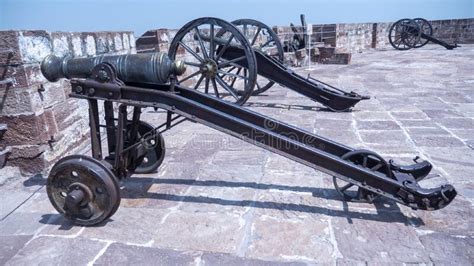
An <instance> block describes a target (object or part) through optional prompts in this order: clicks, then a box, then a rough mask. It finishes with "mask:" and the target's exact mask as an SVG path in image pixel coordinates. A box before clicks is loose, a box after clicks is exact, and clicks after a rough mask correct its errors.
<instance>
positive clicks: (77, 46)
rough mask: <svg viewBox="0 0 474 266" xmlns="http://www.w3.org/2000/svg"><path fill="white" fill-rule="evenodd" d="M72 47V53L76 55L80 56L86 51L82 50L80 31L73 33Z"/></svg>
mask: <svg viewBox="0 0 474 266" xmlns="http://www.w3.org/2000/svg"><path fill="white" fill-rule="evenodd" d="M71 48H72V55H73V56H74V57H79V56H82V55H84V52H83V50H82V40H81V35H80V34H79V33H72V34H71Z"/></svg>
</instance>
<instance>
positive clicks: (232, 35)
mask: <svg viewBox="0 0 474 266" xmlns="http://www.w3.org/2000/svg"><path fill="white" fill-rule="evenodd" d="M218 42H219V43H218ZM191 43H192V44H191ZM222 43H224V44H222ZM230 45H233V46H239V47H241V48H242V49H243V50H244V52H245V56H243V57H239V58H236V59H233V60H230V61H228V60H225V59H223V58H222V54H223V52H224V51H225V49H227V47H229V46H230ZM169 57H170V59H171V60H176V59H178V58H179V59H184V64H185V65H186V67H187V71H186V72H187V73H185V74H183V75H182V77H181V78H180V79H178V80H177V81H176V82H177V83H178V84H182V85H190V86H191V87H193V88H194V89H196V90H199V91H201V92H204V93H206V94H210V95H213V96H214V97H217V98H220V99H223V100H226V101H230V102H235V103H237V104H240V105H241V104H244V103H245V102H246V101H247V100H248V98H249V97H250V95H251V94H252V91H253V89H254V87H255V83H256V81H257V60H256V58H255V53H254V51H253V49H252V46H251V45H250V43H249V41H248V40H247V38H246V37H245V36H244V35H243V34H242V33H241V32H240V31H239V30H238V29H237V28H236V27H235V26H234V25H232V24H231V23H229V22H226V21H224V20H222V19H218V18H210V17H205V18H199V19H196V20H193V21H191V22H189V23H187V24H186V25H184V26H183V27H182V28H181V29H180V30H179V31H178V32H177V33H176V36H175V37H174V38H173V41H172V42H171V44H170V48H169ZM244 60H245V61H244ZM237 61H241V62H242V61H244V63H246V64H247V66H248V68H247V69H246V71H243V72H244V73H240V72H238V71H237V70H236V68H237V67H239V65H237V64H235V62H237ZM233 67H235V68H234V69H232V68H233ZM233 70H236V71H235V72H233ZM185 82H187V83H185ZM203 84H204V85H203Z"/></svg>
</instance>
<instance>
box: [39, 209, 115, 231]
mask: <svg viewBox="0 0 474 266" xmlns="http://www.w3.org/2000/svg"><path fill="white" fill-rule="evenodd" d="M113 221H114V220H113V219H110V218H109V219H107V220H105V221H103V222H101V223H99V224H96V225H93V226H88V227H104V226H106V225H107V224H108V223H110V222H113ZM39 222H40V223H41V224H48V225H56V226H59V227H58V230H59V231H69V230H71V229H73V228H74V227H76V226H78V225H76V224H74V223H72V222H71V221H69V220H67V219H66V218H64V217H63V216H62V215H60V214H57V213H56V214H51V213H50V214H43V215H42V216H41V219H40V220H39Z"/></svg>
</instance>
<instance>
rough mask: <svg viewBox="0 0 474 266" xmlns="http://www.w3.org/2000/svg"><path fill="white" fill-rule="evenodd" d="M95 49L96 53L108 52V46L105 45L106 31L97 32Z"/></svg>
mask: <svg viewBox="0 0 474 266" xmlns="http://www.w3.org/2000/svg"><path fill="white" fill-rule="evenodd" d="M95 41H96V42H95V44H96V47H95V50H96V53H97V54H105V53H108V52H109V46H108V45H107V33H106V32H97V33H96V39H95Z"/></svg>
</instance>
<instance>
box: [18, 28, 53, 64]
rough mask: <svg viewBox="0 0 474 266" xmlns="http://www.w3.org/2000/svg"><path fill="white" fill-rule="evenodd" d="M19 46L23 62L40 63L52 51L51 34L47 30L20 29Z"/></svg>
mask: <svg viewBox="0 0 474 266" xmlns="http://www.w3.org/2000/svg"><path fill="white" fill-rule="evenodd" d="M18 46H19V49H20V52H21V56H22V60H21V63H25V64H29V63H40V62H41V61H42V60H43V58H45V57H46V56H47V55H50V54H51V53H52V51H53V50H52V48H53V46H52V43H51V36H50V35H49V33H48V32H46V31H20V32H19V36H18Z"/></svg>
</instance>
